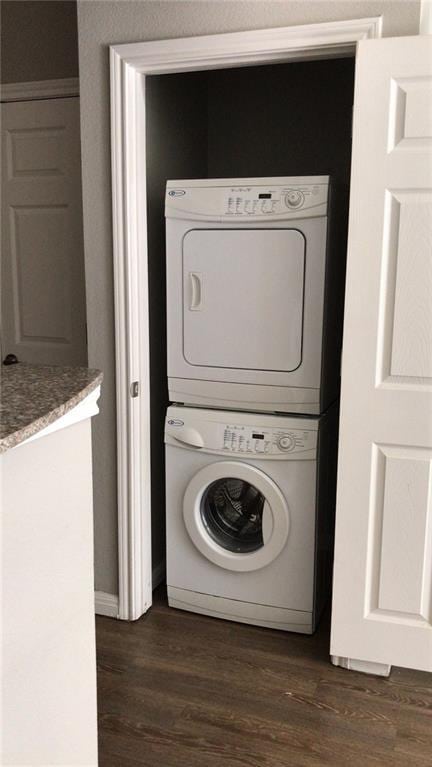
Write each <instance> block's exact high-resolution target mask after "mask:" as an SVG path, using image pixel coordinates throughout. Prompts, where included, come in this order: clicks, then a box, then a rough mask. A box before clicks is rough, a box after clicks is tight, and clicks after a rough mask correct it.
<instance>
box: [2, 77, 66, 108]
mask: <svg viewBox="0 0 432 767" xmlns="http://www.w3.org/2000/svg"><path fill="white" fill-rule="evenodd" d="M70 96H79V79H78V77H66V78H63V79H58V80H34V81H31V82H27V83H4V84H2V85H1V86H0V97H1V98H0V100H1V102H2V103H4V102H7V101H35V100H38V99H61V98H68V97H70Z"/></svg>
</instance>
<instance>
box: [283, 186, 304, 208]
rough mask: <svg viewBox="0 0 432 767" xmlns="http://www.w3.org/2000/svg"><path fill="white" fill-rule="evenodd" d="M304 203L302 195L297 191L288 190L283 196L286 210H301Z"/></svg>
mask: <svg viewBox="0 0 432 767" xmlns="http://www.w3.org/2000/svg"><path fill="white" fill-rule="evenodd" d="M303 203H304V194H303V192H300V190H299V189H290V190H289V192H287V193H286V195H285V205H286V206H287V208H301V206H302V205H303Z"/></svg>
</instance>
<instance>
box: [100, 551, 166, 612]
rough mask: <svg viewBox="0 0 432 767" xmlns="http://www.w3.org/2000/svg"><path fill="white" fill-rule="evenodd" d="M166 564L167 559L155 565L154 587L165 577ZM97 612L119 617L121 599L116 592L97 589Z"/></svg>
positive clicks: (153, 572) (153, 574)
mask: <svg viewBox="0 0 432 767" xmlns="http://www.w3.org/2000/svg"><path fill="white" fill-rule="evenodd" d="M165 570H166V564H165V559H162V561H161V562H158V564H157V565H156V566H155V567H153V570H152V589H153V591H154V589H156V588H157V587H158V586H159V584H160V583H162V581H163V580H164V578H165ZM95 613H96V615H106V616H107V617H108V618H118V613H119V599H118V596H117V595H116V594H107V592H106V591H95Z"/></svg>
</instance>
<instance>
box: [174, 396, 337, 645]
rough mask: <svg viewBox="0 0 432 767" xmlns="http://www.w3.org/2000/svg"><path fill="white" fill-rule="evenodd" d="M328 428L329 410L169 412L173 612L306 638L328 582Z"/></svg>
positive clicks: (331, 441)
mask: <svg viewBox="0 0 432 767" xmlns="http://www.w3.org/2000/svg"><path fill="white" fill-rule="evenodd" d="M336 431H337V412H336V407H332V408H330V410H329V411H328V412H327V413H326V414H325V415H323V416H321V417H320V418H301V419H300V418H296V417H286V416H272V415H263V414H251V413H232V412H221V411H216V410H204V409H198V408H197V409H195V408H188V407H179V406H171V407H169V408H168V412H167V417H166V424H165V442H166V509H167V519H166V523H167V586H168V602H169V604H170V605H171V606H172V607H177V608H180V609H183V610H190V611H193V612H198V613H204V614H206V615H212V616H215V617H219V618H225V619H227V620H234V621H241V622H245V623H254V624H257V625H261V626H270V627H272V628H277V629H283V630H286V631H298V632H302V633H306V634H310V633H312V632H313V631H314V629H315V626H316V623H317V621H318V619H319V616H320V613H321V611H322V608H323V606H324V603H325V601H326V598H327V597H328V593H329V587H330V579H331V552H332V531H333V511H334V495H335V484H336V470H335V467H336V438H337V434H336Z"/></svg>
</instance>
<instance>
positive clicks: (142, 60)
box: [110, 17, 382, 620]
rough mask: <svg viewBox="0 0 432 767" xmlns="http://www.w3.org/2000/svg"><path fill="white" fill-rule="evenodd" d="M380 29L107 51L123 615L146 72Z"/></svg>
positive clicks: (138, 572) (141, 337)
mask: <svg viewBox="0 0 432 767" xmlns="http://www.w3.org/2000/svg"><path fill="white" fill-rule="evenodd" d="M381 27H382V19H381V17H376V18H364V19H349V20H347V21H334V22H329V23H324V24H306V25H301V26H294V27H283V28H277V29H260V30H253V31H247V32H233V33H226V34H221V35H207V36H203V37H201V36H197V37H189V38H179V39H173V40H157V41H151V42H147V43H126V44H121V45H113V46H111V48H110V64H111V160H112V190H113V191H112V195H113V252H114V303H115V333H116V391H117V466H118V472H117V482H118V521H119V525H118V530H119V617H120V618H122V619H126V620H134V619H136V618H139V617H140V615H142V614H143V613H144V612H146V610H148V608H149V607H150V605H151V600H152V592H151V584H152V573H151V545H150V544H151V515H150V503H151V495H150V394H149V385H150V384H149V338H148V333H149V327H148V279H147V272H146V269H147V267H146V264H147V222H146V182H145V171H146V145H145V118H146V106H145V78H146V76H147V75H152V74H164V73H173V72H188V71H191V72H192V71H199V70H206V69H218V68H219V69H222V68H229V67H236V66H248V65H259V64H269V63H275V62H278V61H279V62H280V61H289V60H293V61H300V60H313V59H320V58H333V57H341V56H346V55H355V46H356V43H357V42H358V41H359V40H363V39H366V38H374V37H380V36H381ZM135 384H136V385H135ZM137 393H138V396H136V395H137Z"/></svg>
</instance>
